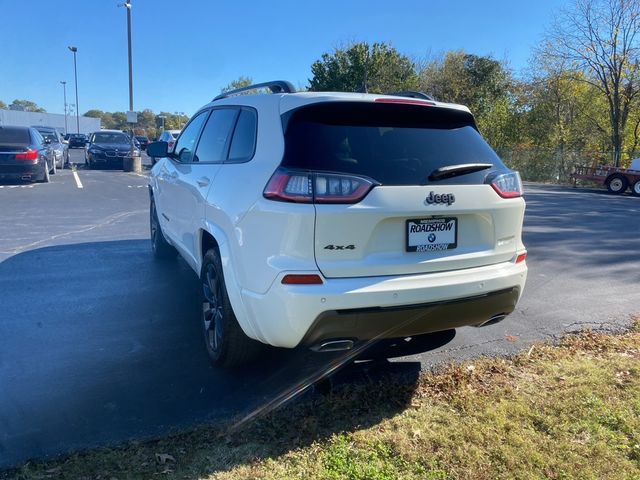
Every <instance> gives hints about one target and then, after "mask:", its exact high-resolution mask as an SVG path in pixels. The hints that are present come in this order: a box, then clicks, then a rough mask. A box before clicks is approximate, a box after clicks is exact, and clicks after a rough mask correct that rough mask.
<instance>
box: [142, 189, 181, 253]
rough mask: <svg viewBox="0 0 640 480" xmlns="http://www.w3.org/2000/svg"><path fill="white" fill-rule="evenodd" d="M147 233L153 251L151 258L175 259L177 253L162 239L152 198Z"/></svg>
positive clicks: (162, 234) (162, 235)
mask: <svg viewBox="0 0 640 480" xmlns="http://www.w3.org/2000/svg"><path fill="white" fill-rule="evenodd" d="M149 231H150V234H151V250H152V251H153V256H154V257H155V258H157V259H159V260H170V259H172V258H175V257H176V255H177V254H178V251H177V250H176V249H175V248H174V247H173V246H172V245H170V244H169V242H167V240H166V239H165V238H164V233H162V228H161V227H160V222H159V221H158V212H157V210H156V202H155V201H154V200H153V198H152V199H151V205H149Z"/></svg>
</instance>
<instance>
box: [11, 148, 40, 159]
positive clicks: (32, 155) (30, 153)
mask: <svg viewBox="0 0 640 480" xmlns="http://www.w3.org/2000/svg"><path fill="white" fill-rule="evenodd" d="M37 159H38V151H37V150H27V151H26V152H24V153H16V160H37Z"/></svg>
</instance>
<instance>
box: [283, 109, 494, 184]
mask: <svg viewBox="0 0 640 480" xmlns="http://www.w3.org/2000/svg"><path fill="white" fill-rule="evenodd" d="M285 123H287V119H286V118H285ZM285 139H286V146H285V155H284V159H283V161H282V166H283V167H288V168H298V169H305V170H323V171H332V172H341V173H351V174H356V175H363V176H366V177H369V178H372V179H374V180H376V181H378V182H380V183H381V184H383V185H425V184H427V183H429V181H428V177H429V175H430V174H431V173H432V172H433V171H434V170H436V169H438V168H441V167H445V166H449V165H459V164H465V163H489V164H492V165H494V168H493V169H487V170H483V171H480V172H475V173H470V174H467V175H461V176H457V177H453V178H449V179H444V180H441V181H439V183H456V184H461V183H464V184H471V183H484V180H485V178H486V176H487V173H488V172H490V171H495V170H496V169H497V170H504V169H506V167H505V166H504V164H503V163H502V161H501V160H500V158H498V156H497V155H496V153H495V152H494V151H493V150H492V149H491V147H490V146H489V145H488V144H487V143H486V142H485V141H484V139H483V138H482V136H481V135H480V134H479V133H478V131H477V130H476V128H475V124H474V121H473V117H472V116H471V114H469V113H467V112H464V111H458V110H453V109H445V108H437V107H433V106H423V105H409V104H386V103H369V102H367V103H364V102H360V103H355V102H335V103H328V102H327V103H319V104H314V105H310V106H307V107H303V108H300V109H298V110H296V111H294V112H293V113H291V116H290V118H289V119H288V123H287V130H286V134H285Z"/></svg>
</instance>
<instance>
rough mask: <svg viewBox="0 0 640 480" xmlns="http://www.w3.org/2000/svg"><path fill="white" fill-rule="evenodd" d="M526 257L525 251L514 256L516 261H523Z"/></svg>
mask: <svg viewBox="0 0 640 480" xmlns="http://www.w3.org/2000/svg"><path fill="white" fill-rule="evenodd" d="M526 259H527V252H524V253H521V254H520V255H518V256H517V257H516V263H520V262H524V261H525V260H526Z"/></svg>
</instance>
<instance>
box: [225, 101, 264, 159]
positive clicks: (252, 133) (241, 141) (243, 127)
mask: <svg viewBox="0 0 640 480" xmlns="http://www.w3.org/2000/svg"><path fill="white" fill-rule="evenodd" d="M257 126H258V115H257V114H256V112H255V110H250V109H243V110H241V111H240V116H239V117H238V122H237V123H236V129H235V130H234V132H233V139H232V140H231V148H230V149H229V161H230V162H239V161H246V160H249V159H250V158H251V157H253V151H254V149H255V145H256V133H257Z"/></svg>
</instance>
